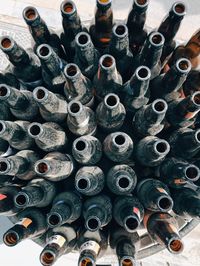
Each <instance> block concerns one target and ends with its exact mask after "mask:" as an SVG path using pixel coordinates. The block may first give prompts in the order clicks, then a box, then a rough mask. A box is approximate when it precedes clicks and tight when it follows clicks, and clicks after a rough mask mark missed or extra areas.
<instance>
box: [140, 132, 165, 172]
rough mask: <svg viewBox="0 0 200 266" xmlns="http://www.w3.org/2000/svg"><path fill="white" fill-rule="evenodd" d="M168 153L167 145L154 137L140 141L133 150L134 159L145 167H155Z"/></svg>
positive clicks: (162, 140)
mask: <svg viewBox="0 0 200 266" xmlns="http://www.w3.org/2000/svg"><path fill="white" fill-rule="evenodd" d="M169 151H170V145H169V143H168V142H167V141H166V140H164V139H159V138H157V137H155V136H148V137H145V138H143V139H142V140H140V141H139V142H138V144H137V146H136V149H135V157H136V159H137V160H138V162H139V163H141V164H142V165H145V166H150V167H153V166H157V165H159V164H160V163H161V162H162V161H163V160H164V159H165V157H166V156H167V154H168V153H169Z"/></svg>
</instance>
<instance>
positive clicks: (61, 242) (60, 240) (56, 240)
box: [49, 235, 66, 248]
mask: <svg viewBox="0 0 200 266" xmlns="http://www.w3.org/2000/svg"><path fill="white" fill-rule="evenodd" d="M65 243H66V239H65V238H64V237H63V236H61V235H54V236H52V237H51V239H50V241H49V244H57V245H58V246H59V247H61V248H62V247H63V246H64V244H65Z"/></svg>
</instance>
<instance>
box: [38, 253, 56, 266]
mask: <svg viewBox="0 0 200 266" xmlns="http://www.w3.org/2000/svg"><path fill="white" fill-rule="evenodd" d="M54 260H55V256H54V254H53V253H51V252H50V251H46V252H44V253H42V255H41V263H42V264H43V265H52V264H53V262H54Z"/></svg>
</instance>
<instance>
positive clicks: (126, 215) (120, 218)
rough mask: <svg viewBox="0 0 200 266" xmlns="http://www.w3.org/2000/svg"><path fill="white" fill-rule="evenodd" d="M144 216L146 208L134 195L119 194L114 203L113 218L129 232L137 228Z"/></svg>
mask: <svg viewBox="0 0 200 266" xmlns="http://www.w3.org/2000/svg"><path fill="white" fill-rule="evenodd" d="M143 217H144V208H143V206H142V204H141V203H140V202H139V200H138V199H137V198H135V197H133V196H119V197H117V198H116V200H115V202H114V205H113V218H114V219H115V221H116V222H117V223H118V224H119V225H120V226H122V227H123V228H124V229H125V230H126V231H127V232H129V233H133V232H135V231H136V230H137V228H138V227H139V225H140V223H141V222H142V220H143Z"/></svg>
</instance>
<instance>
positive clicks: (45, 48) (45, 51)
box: [37, 44, 52, 60]
mask: <svg viewBox="0 0 200 266" xmlns="http://www.w3.org/2000/svg"><path fill="white" fill-rule="evenodd" d="M51 53H52V48H51V47H50V46H49V45H48V44H41V45H40V46H38V48H37V55H38V57H39V58H40V59H44V60H45V59H47V58H49V56H50V55H51Z"/></svg>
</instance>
